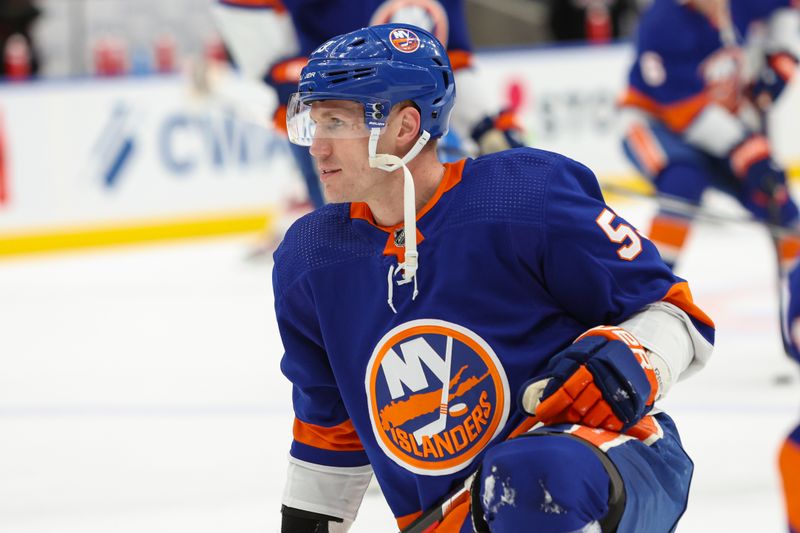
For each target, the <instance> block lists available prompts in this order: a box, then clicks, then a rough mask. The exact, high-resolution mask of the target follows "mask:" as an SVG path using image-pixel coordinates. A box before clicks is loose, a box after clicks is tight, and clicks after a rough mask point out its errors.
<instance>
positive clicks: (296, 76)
mask: <svg viewBox="0 0 800 533" xmlns="http://www.w3.org/2000/svg"><path fill="white" fill-rule="evenodd" d="M307 63H308V58H307V57H302V56H301V57H293V58H291V59H287V60H286V61H281V62H280V63H277V64H276V65H275V66H273V67H272V69H271V70H270V72H269V76H270V78H272V82H273V83H276V84H280V83H299V82H300V72H301V71H302V70H303V67H305V66H306V64H307Z"/></svg>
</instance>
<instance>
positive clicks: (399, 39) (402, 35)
mask: <svg viewBox="0 0 800 533" xmlns="http://www.w3.org/2000/svg"><path fill="white" fill-rule="evenodd" d="M389 41H390V42H391V43H392V46H394V47H395V48H397V49H398V50H400V51H401V52H404V53H406V54H410V53H411V52H415V51H416V50H417V49H418V48H419V37H418V36H417V34H416V33H414V32H413V31H411V30H408V29H406V28H395V29H393V30H392V31H391V33H389Z"/></svg>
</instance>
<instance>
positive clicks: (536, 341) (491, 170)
mask: <svg viewBox="0 0 800 533" xmlns="http://www.w3.org/2000/svg"><path fill="white" fill-rule="evenodd" d="M401 228H402V225H398V226H396V227H391V228H390V227H380V226H378V225H376V224H375V222H374V220H373V218H372V216H371V213H370V211H369V208H368V207H367V206H366V205H365V204H358V203H354V204H332V205H327V206H325V207H323V208H321V209H319V210H317V211H315V212H313V213H311V214H309V215H307V216H305V217H303V218H302V219H300V220H299V221H298V222H296V223H295V224H294V225H293V226H292V228H291V229H290V230H289V232H288V233H287V234H286V237H285V239H284V242H283V243H282V244H281V246H280V247H279V248H278V250H277V251H276V253H275V269H274V272H273V282H274V290H275V309H276V314H277V320H278V326H279V329H280V333H281V337H282V340H283V343H284V348H285V355H284V357H283V359H282V361H281V370H282V372H283V373H284V374H285V375H286V376H287V378H288V379H289V380H290V381H291V382H292V384H293V403H294V410H295V416H296V421H295V425H294V441H293V443H292V446H291V456H292V457H294V458H295V459H297V460H300V461H304V462H306V463H312V464H318V465H325V466H326V467H333V468H336V467H353V466H360V465H366V464H370V465H371V466H372V468H373V471H374V473H375V475H376V477H377V479H378V481H379V483H380V485H381V487H382V489H383V493H384V495H385V497H386V499H387V501H388V503H389V505H390V507H391V509H392V511H393V512H394V514H395V516H396V517H397V518H398V522H399V523H400V524H401V525H402V524H407V523H408V522H409V521H410V519H413V518H414V517H415V516H417V514H418V513H419V512H420V511H421V510H423V509H426V508H429V507H430V506H431V505H432V504H433V503H434V502H436V501H437V500H438V499H440V498H441V497H442V496H444V495H445V494H446V493H447V492H448V491H449V490H450V489H451V488H452V486H453V485H454V483H456V482H457V481H460V480H463V479H464V478H465V477H466V476H467V475H468V474H470V473H471V470H472V467H471V466H472V465H475V464H476V460H477V459H478V458H479V457H480V456H481V454H482V453H483V452H484V451H485V450H486V449H487V447H489V446H491V445H492V444H493V443H496V442H498V441H500V440H502V439H504V438H506V437H507V436H508V435H509V433H510V432H511V431H512V430H513V429H514V428H516V427H517V426H519V425H520V424H521V423H522V422H523V421H524V420H525V419H526V416H525V415H524V414H523V413H522V412H521V410H520V408H519V407H518V405H517V395H518V393H519V390H520V388H521V386H522V384H523V383H524V382H525V381H526V380H528V379H530V378H532V377H533V376H535V375H536V374H537V373H538V372H540V371H541V370H542V368H543V367H544V365H545V364H546V362H547V360H548V359H549V358H550V357H551V356H553V355H554V354H556V353H557V352H559V351H560V350H562V349H563V348H565V347H566V346H567V345H569V344H570V343H571V342H572V341H574V340H575V338H576V337H578V336H579V335H580V334H581V333H583V332H584V331H586V330H587V329H589V328H591V327H593V326H596V325H600V324H617V323H620V322H622V321H624V320H625V319H626V318H628V317H630V316H631V315H632V314H634V313H635V312H637V311H639V310H640V309H642V308H643V307H644V306H646V305H648V304H650V303H652V302H659V301H666V302H669V303H672V304H674V305H676V306H678V307H680V308H681V309H683V310H684V311H685V312H686V313H687V314H688V315H689V316H690V317H691V319H692V322H693V324H694V325H695V327H696V329H697V330H698V331H699V332H700V333H701V334H702V335H703V336H704V337H705V338H706V339H707V340H708V342H709V343H713V335H714V330H713V324H712V322H711V320H710V319H709V318H708V317H707V316H706V315H705V314H704V313H703V312H702V311H701V310H699V309H698V308H697V307H696V306H695V304H694V303H693V302H692V298H691V294H690V292H689V289H688V287H687V284H686V282H684V281H683V280H682V279H680V278H678V277H676V276H675V275H674V274H673V273H672V272H671V271H670V270H669V268H667V267H666V266H665V265H664V263H663V262H662V261H661V259H660V257H659V255H658V252H657V251H656V249H655V247H654V246H653V245H652V243H650V242H649V241H648V240H647V239H645V238H644V237H642V236H641V235H639V234H638V232H636V231H635V230H634V229H633V228H632V227H631V226H630V225H629V224H628V223H627V222H626V221H625V220H623V219H622V218H620V217H619V216H617V215H616V214H615V213H614V211H612V210H611V208H609V207H608V206H607V205H606V204H605V203H604V201H603V197H602V194H601V191H600V188H599V186H598V184H597V181H596V179H595V177H594V175H593V174H592V172H591V171H590V170H589V169H588V168H586V167H585V166H583V165H581V164H579V163H577V162H575V161H573V160H571V159H569V158H566V157H564V156H560V155H557V154H553V153H550V152H545V151H541V150H536V149H532V148H522V149H516V150H509V151H506V152H500V153H497V154H492V155H488V156H483V157H480V158H478V159H475V160H464V161H460V162H458V163H453V164H448V165H447V166H446V173H445V176H444V178H443V179H442V181H441V184H440V186H439V188H438V190H437V191H436V193H435V195H434V196H433V198H432V199H431V200H430V202H429V203H428V204H427V205H425V206H424V207H423V208H422V209H421V210H420V211H419V213H418V221H417V228H418V235H417V240H418V243H419V245H418V250H419V270H418V272H417V279H418V291H419V292H418V295H417V296H416V298H414V297H413V293H414V287H413V284H406V285H400V286H394V287H393V294H392V300H393V305H394V307H395V308H396V313H395V312H394V311H393V309H392V308H391V307H390V306H389V305H388V302H387V294H388V291H387V285H388V283H392V280H391V279H387V275H388V274H389V272H390V268H391V267H393V266H395V265H397V263H398V261H399V260H400V261H401V260H402V251H403V247H402V242H401V241H402V237H403V236H402V233H401V232H400V229H401Z"/></svg>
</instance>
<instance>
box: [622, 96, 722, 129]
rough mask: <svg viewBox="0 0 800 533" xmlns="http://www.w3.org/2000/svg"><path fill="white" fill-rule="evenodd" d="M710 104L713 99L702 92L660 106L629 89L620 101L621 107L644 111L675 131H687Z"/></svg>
mask: <svg viewBox="0 0 800 533" xmlns="http://www.w3.org/2000/svg"><path fill="white" fill-rule="evenodd" d="M709 103H711V97H710V96H709V95H708V94H707V93H705V92H702V93H700V94H697V95H695V96H691V97H689V98H686V99H684V100H680V101H678V102H675V103H673V104H659V103H658V102H656V101H655V100H653V99H652V98H650V97H648V96H646V95H645V94H643V93H641V92H640V91H637V90H636V89H633V88H628V91H627V92H626V93H625V95H623V97H622V100H621V101H620V104H621V105H625V106H632V107H638V108H641V109H644V110H645V111H647V112H648V113H650V114H651V115H654V116H655V117H656V118H658V119H659V120H661V121H663V122H664V123H665V124H666V125H667V126H669V127H670V128H671V129H673V130H675V131H683V130H685V129H686V128H687V127H688V126H689V124H691V123H692V121H693V120H694V119H695V117H696V116H697V115H699V114H700V112H701V111H702V110H703V108H704V107H706V106H707V105H708V104H709Z"/></svg>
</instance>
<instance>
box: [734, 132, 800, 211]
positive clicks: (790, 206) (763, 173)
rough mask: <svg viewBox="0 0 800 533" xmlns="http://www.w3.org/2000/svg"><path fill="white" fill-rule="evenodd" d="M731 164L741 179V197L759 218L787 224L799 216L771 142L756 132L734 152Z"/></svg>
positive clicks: (736, 175)
mask: <svg viewBox="0 0 800 533" xmlns="http://www.w3.org/2000/svg"><path fill="white" fill-rule="evenodd" d="M730 166H731V170H732V171H733V174H734V176H735V177H736V178H737V180H739V182H740V186H741V192H740V197H739V200H740V201H741V202H742V205H743V206H744V207H745V208H747V209H748V210H749V211H750V212H751V213H753V215H755V216H756V217H757V218H759V219H761V220H764V221H767V222H770V223H772V224H779V225H787V224H789V223H790V222H794V220H795V219H796V218H797V207H796V206H795V204H794V202H792V201H791V200H790V198H789V192H788V190H787V188H786V174H785V173H784V171H783V170H782V169H780V168H779V167H778V166H777V165H776V164H775V162H774V161H773V160H772V157H771V156H770V147H769V142H768V141H767V139H766V138H765V137H763V136H762V135H752V136H750V137H748V138H747V139H745V140H744V141H743V142H741V143H740V144H739V145H738V146H737V147H735V148H734V149H733V150H732V151H731V155H730Z"/></svg>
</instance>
